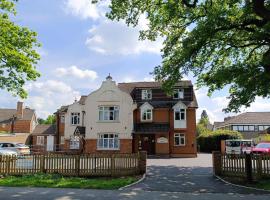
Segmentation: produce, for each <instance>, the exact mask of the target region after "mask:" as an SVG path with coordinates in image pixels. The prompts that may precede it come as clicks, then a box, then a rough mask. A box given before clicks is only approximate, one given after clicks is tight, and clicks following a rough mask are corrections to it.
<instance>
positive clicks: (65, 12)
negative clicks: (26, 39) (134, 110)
mask: <svg viewBox="0 0 270 200" xmlns="http://www.w3.org/2000/svg"><path fill="white" fill-rule="evenodd" d="M90 2H91V0H46V1H37V0H19V2H18V3H17V12H18V14H17V16H16V18H15V21H16V23H18V24H20V25H23V26H27V27H30V28H31V29H32V30H34V31H36V32H37V33H38V40H39V41H40V42H41V44H42V47H41V48H40V49H38V52H39V53H40V55H41V60H40V62H39V65H38V70H39V71H40V72H41V73H42V77H41V78H39V79H38V80H37V81H36V82H31V83H27V85H26V89H27V90H28V92H29V97H28V99H26V100H24V101H25V104H26V105H27V106H29V107H31V108H34V109H36V112H37V114H38V116H39V117H43V118H45V117H46V116H47V115H48V114H52V113H53V112H55V111H56V109H57V108H58V107H60V106H61V105H66V104H70V103H72V102H73V101H74V99H75V98H79V96H80V95H85V94H89V93H90V92H91V91H93V90H94V89H97V88H98V87H99V86H100V84H101V82H102V81H103V80H104V79H105V77H106V76H107V75H108V74H109V73H111V75H112V77H113V78H114V80H116V81H117V82H129V81H150V80H152V76H151V75H150V74H149V73H150V72H152V71H153V69H154V67H155V66H156V65H159V64H160V62H161V56H160V51H159V49H160V48H161V47H162V39H161V38H158V40H157V41H155V42H150V41H143V42H142V41H138V35H139V32H138V31H139V30H140V29H145V28H147V21H146V20H145V19H144V18H142V19H141V20H140V22H139V25H138V27H136V28H131V27H127V26H126V25H125V24H124V23H123V22H112V21H110V20H108V19H106V17H104V15H105V11H106V9H107V3H106V1H105V2H104V3H103V4H101V5H92V4H91V3H90ZM188 78H189V79H191V80H192V81H193V83H195V81H196V80H195V79H194V78H193V77H188ZM206 93H207V90H206V88H202V89H200V90H197V91H196V94H197V99H198V103H199V106H200V108H199V109H198V112H197V116H198V117H199V116H200V113H201V111H202V110H203V109H206V110H207V112H208V114H209V117H210V119H211V121H214V120H222V119H223V117H224V116H225V114H224V113H222V108H224V107H225V106H226V104H227V102H228V100H227V99H226V96H227V90H226V89H225V90H223V91H219V92H216V93H215V94H214V95H213V97H211V98H209V97H207V96H206ZM18 100H19V98H18V97H13V96H11V95H10V94H8V93H7V92H5V91H0V105H1V107H10V108H11V107H15V106H16V102H17V101H18ZM267 110H268V111H269V110H270V105H269V100H264V99H261V98H257V100H256V102H255V103H254V104H252V106H251V107H250V108H248V109H243V111H267ZM230 115H232V114H230Z"/></svg>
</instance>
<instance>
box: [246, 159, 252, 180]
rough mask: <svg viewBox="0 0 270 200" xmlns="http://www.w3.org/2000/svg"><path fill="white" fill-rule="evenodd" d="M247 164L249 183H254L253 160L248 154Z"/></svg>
mask: <svg viewBox="0 0 270 200" xmlns="http://www.w3.org/2000/svg"><path fill="white" fill-rule="evenodd" d="M245 164H246V178H247V181H248V182H252V180H253V178H252V159H251V155H250V154H246V156H245Z"/></svg>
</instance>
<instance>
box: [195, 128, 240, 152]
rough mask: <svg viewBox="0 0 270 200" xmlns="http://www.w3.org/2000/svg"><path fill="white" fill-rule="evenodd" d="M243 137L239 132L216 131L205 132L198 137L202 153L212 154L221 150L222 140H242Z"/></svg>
mask: <svg viewBox="0 0 270 200" xmlns="http://www.w3.org/2000/svg"><path fill="white" fill-rule="evenodd" d="M242 138H243V137H242V135H241V134H240V133H239V132H237V131H231V130H216V131H210V130H209V131H207V132H206V131H204V132H203V133H202V134H201V135H199V136H198V137H197V143H198V145H199V148H200V151H201V152H212V151H220V150H221V140H227V139H242Z"/></svg>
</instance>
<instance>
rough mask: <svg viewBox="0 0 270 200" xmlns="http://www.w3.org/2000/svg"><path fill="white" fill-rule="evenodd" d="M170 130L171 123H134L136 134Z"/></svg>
mask: <svg viewBox="0 0 270 200" xmlns="http://www.w3.org/2000/svg"><path fill="white" fill-rule="evenodd" d="M169 130H170V124H169V123H138V124H135V125H134V134H146V133H148V134H159V133H168V132H169Z"/></svg>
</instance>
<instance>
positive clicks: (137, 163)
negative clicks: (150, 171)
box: [0, 152, 146, 176]
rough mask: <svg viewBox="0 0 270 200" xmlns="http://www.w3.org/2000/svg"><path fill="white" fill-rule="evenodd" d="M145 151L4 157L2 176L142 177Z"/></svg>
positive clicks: (0, 169)
mask: <svg viewBox="0 0 270 200" xmlns="http://www.w3.org/2000/svg"><path fill="white" fill-rule="evenodd" d="M145 170H146V152H140V153H137V154H103V153H99V154H81V155H71V154H42V155H25V156H18V157H16V156H1V157H0V174H5V175H23V174H35V173H49V174H53V173H57V174H61V175H64V176H124V175H136V174H143V173H145Z"/></svg>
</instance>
